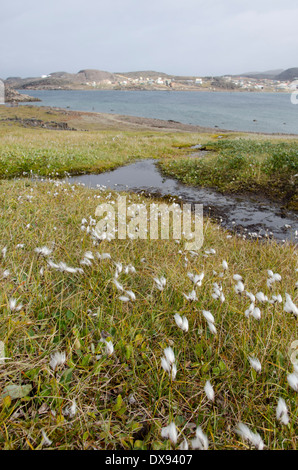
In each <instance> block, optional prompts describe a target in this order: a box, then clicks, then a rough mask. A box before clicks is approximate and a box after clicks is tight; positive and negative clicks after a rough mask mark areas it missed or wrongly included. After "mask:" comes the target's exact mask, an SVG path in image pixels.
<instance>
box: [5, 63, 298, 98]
mask: <svg viewBox="0 0 298 470" xmlns="http://www.w3.org/2000/svg"><path fill="white" fill-rule="evenodd" d="M3 81H4V84H5V87H6V89H9V90H14V91H16V90H18V91H20V92H21V93H23V92H25V90H59V89H61V90H85V89H89V90H90V89H99V90H167V91H171V90H173V91H246V92H248V91H249V92H271V93H272V92H286V93H291V92H293V91H295V90H296V89H297V88H298V68H292V69H287V70H285V71H282V72H280V73H277V74H274V73H270V74H269V73H266V72H264V73H255V74H254V73H251V74H246V75H245V74H243V75H223V76H218V77H212V76H209V77H200V76H176V75H173V76H172V75H168V74H166V73H162V72H154V71H141V72H127V73H110V72H105V71H101V70H96V69H84V70H80V71H79V72H78V73H67V72H54V73H50V74H47V75H46V74H44V75H41V76H39V77H29V78H21V77H8V78H7V79H5V80H3Z"/></svg>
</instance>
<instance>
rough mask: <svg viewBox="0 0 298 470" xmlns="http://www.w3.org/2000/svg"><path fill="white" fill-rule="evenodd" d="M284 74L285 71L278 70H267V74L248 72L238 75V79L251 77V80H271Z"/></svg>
mask: <svg viewBox="0 0 298 470" xmlns="http://www.w3.org/2000/svg"><path fill="white" fill-rule="evenodd" d="M282 72H284V70H283V69H276V70H266V71H265V72H246V73H241V74H239V75H237V76H238V77H239V76H240V77H249V78H260V79H262V78H268V79H269V80H270V79H271V80H272V79H274V80H275V77H276V76H277V75H279V74H281V73H282Z"/></svg>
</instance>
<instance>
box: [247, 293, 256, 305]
mask: <svg viewBox="0 0 298 470" xmlns="http://www.w3.org/2000/svg"><path fill="white" fill-rule="evenodd" d="M246 295H247V297H249V298H250V301H251V302H252V303H254V302H255V301H256V297H255V295H254V294H252V293H251V292H248V291H246Z"/></svg>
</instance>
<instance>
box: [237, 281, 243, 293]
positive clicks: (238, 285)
mask: <svg viewBox="0 0 298 470" xmlns="http://www.w3.org/2000/svg"><path fill="white" fill-rule="evenodd" d="M235 292H236V294H242V292H244V284H243V282H242V281H238V282H237V284H236V285H235Z"/></svg>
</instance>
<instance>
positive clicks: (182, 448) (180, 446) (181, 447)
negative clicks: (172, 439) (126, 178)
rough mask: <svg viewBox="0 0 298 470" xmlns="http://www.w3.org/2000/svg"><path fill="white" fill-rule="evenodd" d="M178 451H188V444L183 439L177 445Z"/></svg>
mask: <svg viewBox="0 0 298 470" xmlns="http://www.w3.org/2000/svg"><path fill="white" fill-rule="evenodd" d="M178 449H179V450H188V442H187V440H186V439H185V438H184V439H183V441H182V442H181V444H180V445H179V447H178Z"/></svg>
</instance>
